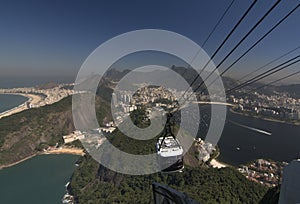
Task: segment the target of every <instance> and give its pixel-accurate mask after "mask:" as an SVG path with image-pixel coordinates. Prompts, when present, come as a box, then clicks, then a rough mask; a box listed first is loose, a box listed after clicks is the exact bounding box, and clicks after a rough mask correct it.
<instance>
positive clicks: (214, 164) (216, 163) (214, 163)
mask: <svg viewBox="0 0 300 204" xmlns="http://www.w3.org/2000/svg"><path fill="white" fill-rule="evenodd" d="M210 164H211V165H212V167H213V168H218V169H220V168H224V167H227V165H226V164H223V163H221V162H219V161H217V160H216V159H212V160H211V161H210Z"/></svg>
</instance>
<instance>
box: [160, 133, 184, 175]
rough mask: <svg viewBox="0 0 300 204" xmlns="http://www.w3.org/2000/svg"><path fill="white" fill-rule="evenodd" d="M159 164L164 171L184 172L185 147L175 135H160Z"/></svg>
mask: <svg viewBox="0 0 300 204" xmlns="http://www.w3.org/2000/svg"><path fill="white" fill-rule="evenodd" d="M156 150H157V154H158V164H159V166H160V168H161V169H162V172H165V173H171V172H182V170H183V169H184V165H183V148H182V147H181V145H180V144H179V142H178V140H177V139H175V138H174V137H173V136H167V137H160V138H158V141H157V144H156Z"/></svg>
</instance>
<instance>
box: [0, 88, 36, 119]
mask: <svg viewBox="0 0 300 204" xmlns="http://www.w3.org/2000/svg"><path fill="white" fill-rule="evenodd" d="M1 94H7V95H20V96H24V97H26V98H28V100H27V101H25V102H24V103H22V104H20V105H19V106H17V107H14V108H12V109H9V110H7V111H4V112H2V113H0V119H1V118H3V117H7V116H10V115H13V114H16V113H19V112H22V111H24V110H27V109H28V108H27V106H26V104H27V103H28V102H29V103H31V104H36V103H39V102H40V101H42V97H41V96H39V95H36V94H24V93H1Z"/></svg>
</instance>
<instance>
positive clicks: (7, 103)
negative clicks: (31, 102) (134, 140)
mask: <svg viewBox="0 0 300 204" xmlns="http://www.w3.org/2000/svg"><path fill="white" fill-rule="evenodd" d="M27 100H28V98H26V97H24V96H21V95H10V94H0V113H2V112H5V111H7V110H10V109H12V108H15V107H17V106H19V105H21V104H23V103H25V102H26V101H27Z"/></svg>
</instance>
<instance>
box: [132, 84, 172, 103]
mask: <svg viewBox="0 0 300 204" xmlns="http://www.w3.org/2000/svg"><path fill="white" fill-rule="evenodd" d="M133 100H134V103H135V104H140V105H147V104H148V103H160V102H163V101H165V100H168V101H174V100H175V97H174V95H173V94H172V93H171V92H170V91H168V90H167V89H165V88H163V87H161V86H146V87H143V88H141V89H139V90H138V91H137V92H136V93H135V94H134V97H133Z"/></svg>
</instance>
